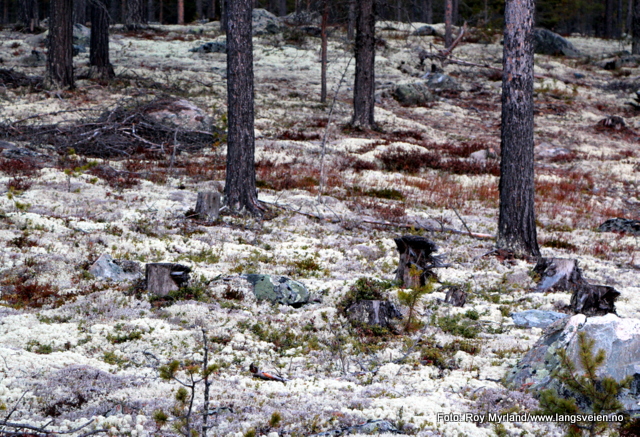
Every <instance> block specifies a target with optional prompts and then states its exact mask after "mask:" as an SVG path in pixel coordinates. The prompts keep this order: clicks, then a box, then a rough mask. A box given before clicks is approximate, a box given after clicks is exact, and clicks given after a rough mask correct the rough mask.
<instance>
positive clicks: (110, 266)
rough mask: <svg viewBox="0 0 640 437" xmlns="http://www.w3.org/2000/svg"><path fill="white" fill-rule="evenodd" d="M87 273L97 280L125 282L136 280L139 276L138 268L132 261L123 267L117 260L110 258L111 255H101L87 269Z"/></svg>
mask: <svg viewBox="0 0 640 437" xmlns="http://www.w3.org/2000/svg"><path fill="white" fill-rule="evenodd" d="M89 273H91V274H92V275H93V276H95V277H96V278H98V279H108V280H111V281H126V280H131V279H136V278H138V277H139V276H140V268H139V267H138V265H137V264H135V263H134V262H132V261H127V262H125V263H124V265H121V263H119V262H118V261H117V260H114V259H113V258H111V255H109V254H106V253H103V254H102V255H100V258H98V259H97V260H96V262H94V263H93V265H92V266H91V267H89Z"/></svg>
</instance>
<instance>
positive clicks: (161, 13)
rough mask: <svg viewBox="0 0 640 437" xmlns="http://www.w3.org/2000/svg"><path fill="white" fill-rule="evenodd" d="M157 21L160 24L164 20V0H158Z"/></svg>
mask: <svg viewBox="0 0 640 437" xmlns="http://www.w3.org/2000/svg"><path fill="white" fill-rule="evenodd" d="M158 22H159V23H160V24H162V23H163V22H164V0H160V5H159V6H158Z"/></svg>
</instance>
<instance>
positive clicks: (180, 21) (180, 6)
mask: <svg viewBox="0 0 640 437" xmlns="http://www.w3.org/2000/svg"><path fill="white" fill-rule="evenodd" d="M178 24H184V0H178Z"/></svg>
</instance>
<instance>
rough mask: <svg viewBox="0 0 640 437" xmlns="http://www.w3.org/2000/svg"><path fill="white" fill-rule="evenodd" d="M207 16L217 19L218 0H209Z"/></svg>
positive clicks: (210, 18)
mask: <svg viewBox="0 0 640 437" xmlns="http://www.w3.org/2000/svg"><path fill="white" fill-rule="evenodd" d="M207 5H208V6H207V18H208V19H209V20H212V21H213V20H215V19H216V17H217V15H216V0H210V1H208V2H207Z"/></svg>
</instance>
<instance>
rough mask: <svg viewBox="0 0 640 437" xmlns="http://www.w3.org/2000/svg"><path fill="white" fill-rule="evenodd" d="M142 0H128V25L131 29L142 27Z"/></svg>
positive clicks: (126, 20)
mask: <svg viewBox="0 0 640 437" xmlns="http://www.w3.org/2000/svg"><path fill="white" fill-rule="evenodd" d="M142 17H143V14H142V0H127V12H126V19H125V22H126V27H127V29H129V30H140V29H141V28H142Z"/></svg>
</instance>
